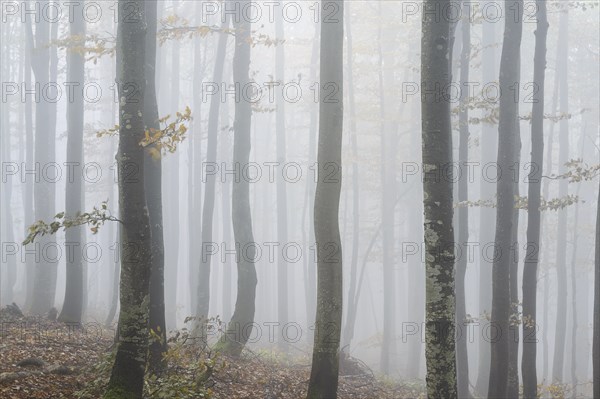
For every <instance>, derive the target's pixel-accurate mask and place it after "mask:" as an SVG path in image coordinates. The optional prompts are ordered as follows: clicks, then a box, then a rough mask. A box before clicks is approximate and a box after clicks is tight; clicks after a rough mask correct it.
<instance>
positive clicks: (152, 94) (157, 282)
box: [144, 2, 172, 374]
mask: <svg viewBox="0 0 600 399" xmlns="http://www.w3.org/2000/svg"><path fill="white" fill-rule="evenodd" d="M157 4H158V3H157V2H149V3H148V4H147V6H146V29H147V33H146V44H145V46H146V55H145V62H146V71H145V74H146V91H145V93H144V94H145V96H144V129H145V130H148V129H160V125H159V123H158V119H159V117H160V116H159V112H158V103H157V101H156V30H157V23H158V19H157V18H158V16H157V12H158V10H157ZM149 150H150V147H148V148H147V149H146V150H145V151H144V168H145V175H144V178H145V181H144V188H145V190H146V203H147V205H148V214H149V218H150V231H151V234H152V268H151V273H150V288H149V289H150V313H149V322H150V326H149V327H150V329H151V330H152V331H153V332H154V334H155V335H153V337H152V338H151V341H150V347H149V349H150V350H149V358H148V365H149V369H150V371H151V372H152V373H155V374H158V373H159V372H160V371H162V369H163V368H164V367H165V362H164V360H163V354H164V353H165V352H166V351H167V327H166V320H165V244H164V235H163V207H162V166H161V164H162V162H161V158H160V157H157V156H156V155H155V156H152V155H151V153H150V152H149ZM171 311H172V310H171V309H170V310H169V312H171Z"/></svg>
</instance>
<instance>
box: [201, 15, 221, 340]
mask: <svg viewBox="0 0 600 399" xmlns="http://www.w3.org/2000/svg"><path fill="white" fill-rule="evenodd" d="M221 29H222V30H223V31H225V30H227V29H229V18H228V16H226V20H225V22H224V23H223V25H222V26H221ZM227 36H228V34H227V33H225V32H222V33H221V34H220V35H219V43H218V44H217V54H216V59H215V69H214V71H213V80H212V81H213V82H220V81H221V80H222V79H223V66H224V65H225V50H226V49H227ZM220 105H221V96H220V95H218V96H213V98H212V99H211V102H210V110H209V114H208V139H207V144H206V165H207V167H212V166H213V165H214V166H215V167H216V164H217V144H218V139H219V107H220ZM205 184H206V187H205V190H204V207H203V208H202V247H201V251H202V253H201V257H200V271H199V273H198V281H197V291H198V293H197V296H198V303H197V304H196V309H195V314H196V316H197V317H199V318H201V319H202V322H201V323H200V324H201V328H202V333H201V334H202V337H204V336H205V335H204V329H205V326H206V324H205V322H206V320H207V318H208V311H209V304H210V264H211V258H212V250H213V249H214V248H212V246H213V245H214V244H213V242H212V241H213V215H214V208H215V185H216V173H207V175H206V178H205Z"/></svg>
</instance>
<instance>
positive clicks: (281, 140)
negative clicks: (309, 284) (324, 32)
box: [275, 17, 290, 350]
mask: <svg viewBox="0 0 600 399" xmlns="http://www.w3.org/2000/svg"><path fill="white" fill-rule="evenodd" d="M282 19H283V18H281V17H278V18H275V36H276V38H277V39H278V40H284V38H285V35H284V30H283V21H282ZM275 79H276V81H278V82H280V84H281V85H284V84H285V83H286V82H285V52H284V47H283V45H282V44H279V45H278V46H275ZM276 101H277V102H276V107H277V112H276V113H275V136H276V138H277V150H276V152H277V162H278V165H280V168H283V166H284V164H285V160H286V146H287V145H286V134H287V133H286V129H285V101H286V99H285V98H284V97H283V95H282V94H280V95H278V96H277V99H276ZM276 185H277V241H278V242H279V244H280V246H284V245H286V244H288V207H287V202H288V200H287V187H286V182H285V180H284V178H283V174H282V173H278V174H277V181H276ZM278 256H279V258H278V259H277V321H278V322H279V323H280V326H285V325H286V324H287V322H288V318H289V316H288V313H289V304H288V302H289V299H288V295H289V290H290V287H289V280H288V267H289V265H288V263H287V261H286V259H285V257H284V256H283V251H279V255H278ZM279 331H281V332H283V329H282V328H281V327H280V329H279ZM279 347H280V348H281V349H283V350H285V348H286V340H285V337H284V336H283V333H280V334H279Z"/></svg>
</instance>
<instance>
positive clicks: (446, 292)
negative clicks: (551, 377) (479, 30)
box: [421, 0, 458, 399]
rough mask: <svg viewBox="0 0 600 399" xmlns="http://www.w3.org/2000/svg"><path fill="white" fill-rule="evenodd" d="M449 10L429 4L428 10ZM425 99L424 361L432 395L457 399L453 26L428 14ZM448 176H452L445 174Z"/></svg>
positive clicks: (425, 22)
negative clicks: (448, 93) (446, 93)
mask: <svg viewBox="0 0 600 399" xmlns="http://www.w3.org/2000/svg"><path fill="white" fill-rule="evenodd" d="M443 3H446V4H448V3H449V2H448V1H443V2H438V1H434V0H425V1H424V2H423V8H424V9H425V8H428V9H432V10H433V9H438V8H436V5H438V6H439V5H440V4H441V5H442V6H443V5H444V4H443ZM422 35H423V36H422V39H421V81H422V84H421V90H422V92H423V93H425V91H426V90H429V91H433V93H429V94H423V95H422V96H421V118H422V136H423V141H422V152H423V161H422V162H423V171H424V176H423V193H424V194H423V195H424V199H423V204H424V210H425V212H424V213H425V220H424V224H423V226H424V239H425V259H426V263H425V270H426V272H425V273H426V277H425V282H426V296H425V303H426V305H425V309H426V313H425V358H426V362H427V377H426V384H427V395H428V397H430V398H448V399H453V398H457V397H458V394H457V381H456V339H455V338H456V336H455V321H456V319H455V317H456V315H455V293H454V284H455V283H454V260H455V259H454V246H453V243H454V229H453V226H452V218H453V213H454V211H453V206H454V204H453V193H452V186H453V184H452V179H451V178H448V177H447V176H446V175H445V173H443V172H442V171H443V170H444V169H445V168H447V167H448V166H449V165H450V164H451V163H452V127H451V122H450V102H449V100H448V98H445V97H442V96H443V94H442V90H443V89H444V88H446V87H448V85H449V84H450V80H451V77H450V73H451V69H450V65H451V52H452V50H451V46H452V43H453V40H452V38H451V26H450V21H449V19H448V18H440V17H439V14H436V13H423V19H422ZM444 172H448V170H447V169H446V170H445V171H444Z"/></svg>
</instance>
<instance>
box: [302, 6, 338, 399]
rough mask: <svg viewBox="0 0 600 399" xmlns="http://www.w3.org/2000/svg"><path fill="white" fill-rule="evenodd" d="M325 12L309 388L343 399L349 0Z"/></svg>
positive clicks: (319, 397)
mask: <svg viewBox="0 0 600 399" xmlns="http://www.w3.org/2000/svg"><path fill="white" fill-rule="evenodd" d="M321 11H322V12H323V13H324V12H328V13H329V15H330V16H331V18H330V19H328V20H325V19H323V20H322V21H321V65H320V84H319V87H320V89H321V91H320V95H319V144H318V155H317V157H318V158H317V163H318V171H317V188H316V191H315V205H314V223H315V239H316V246H317V313H316V320H315V336H314V346H313V354H312V368H311V373H310V381H309V384H308V394H307V397H308V398H309V399H325V398H334V397H336V396H337V388H338V370H339V347H340V336H341V329H342V326H341V323H342V311H343V309H342V302H343V285H342V243H341V237H340V227H339V221H338V216H339V203H340V191H341V187H342V131H343V115H344V114H343V98H344V97H343V84H342V82H343V75H344V71H343V51H344V1H342V0H337V1H325V2H322V3H321Z"/></svg>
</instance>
